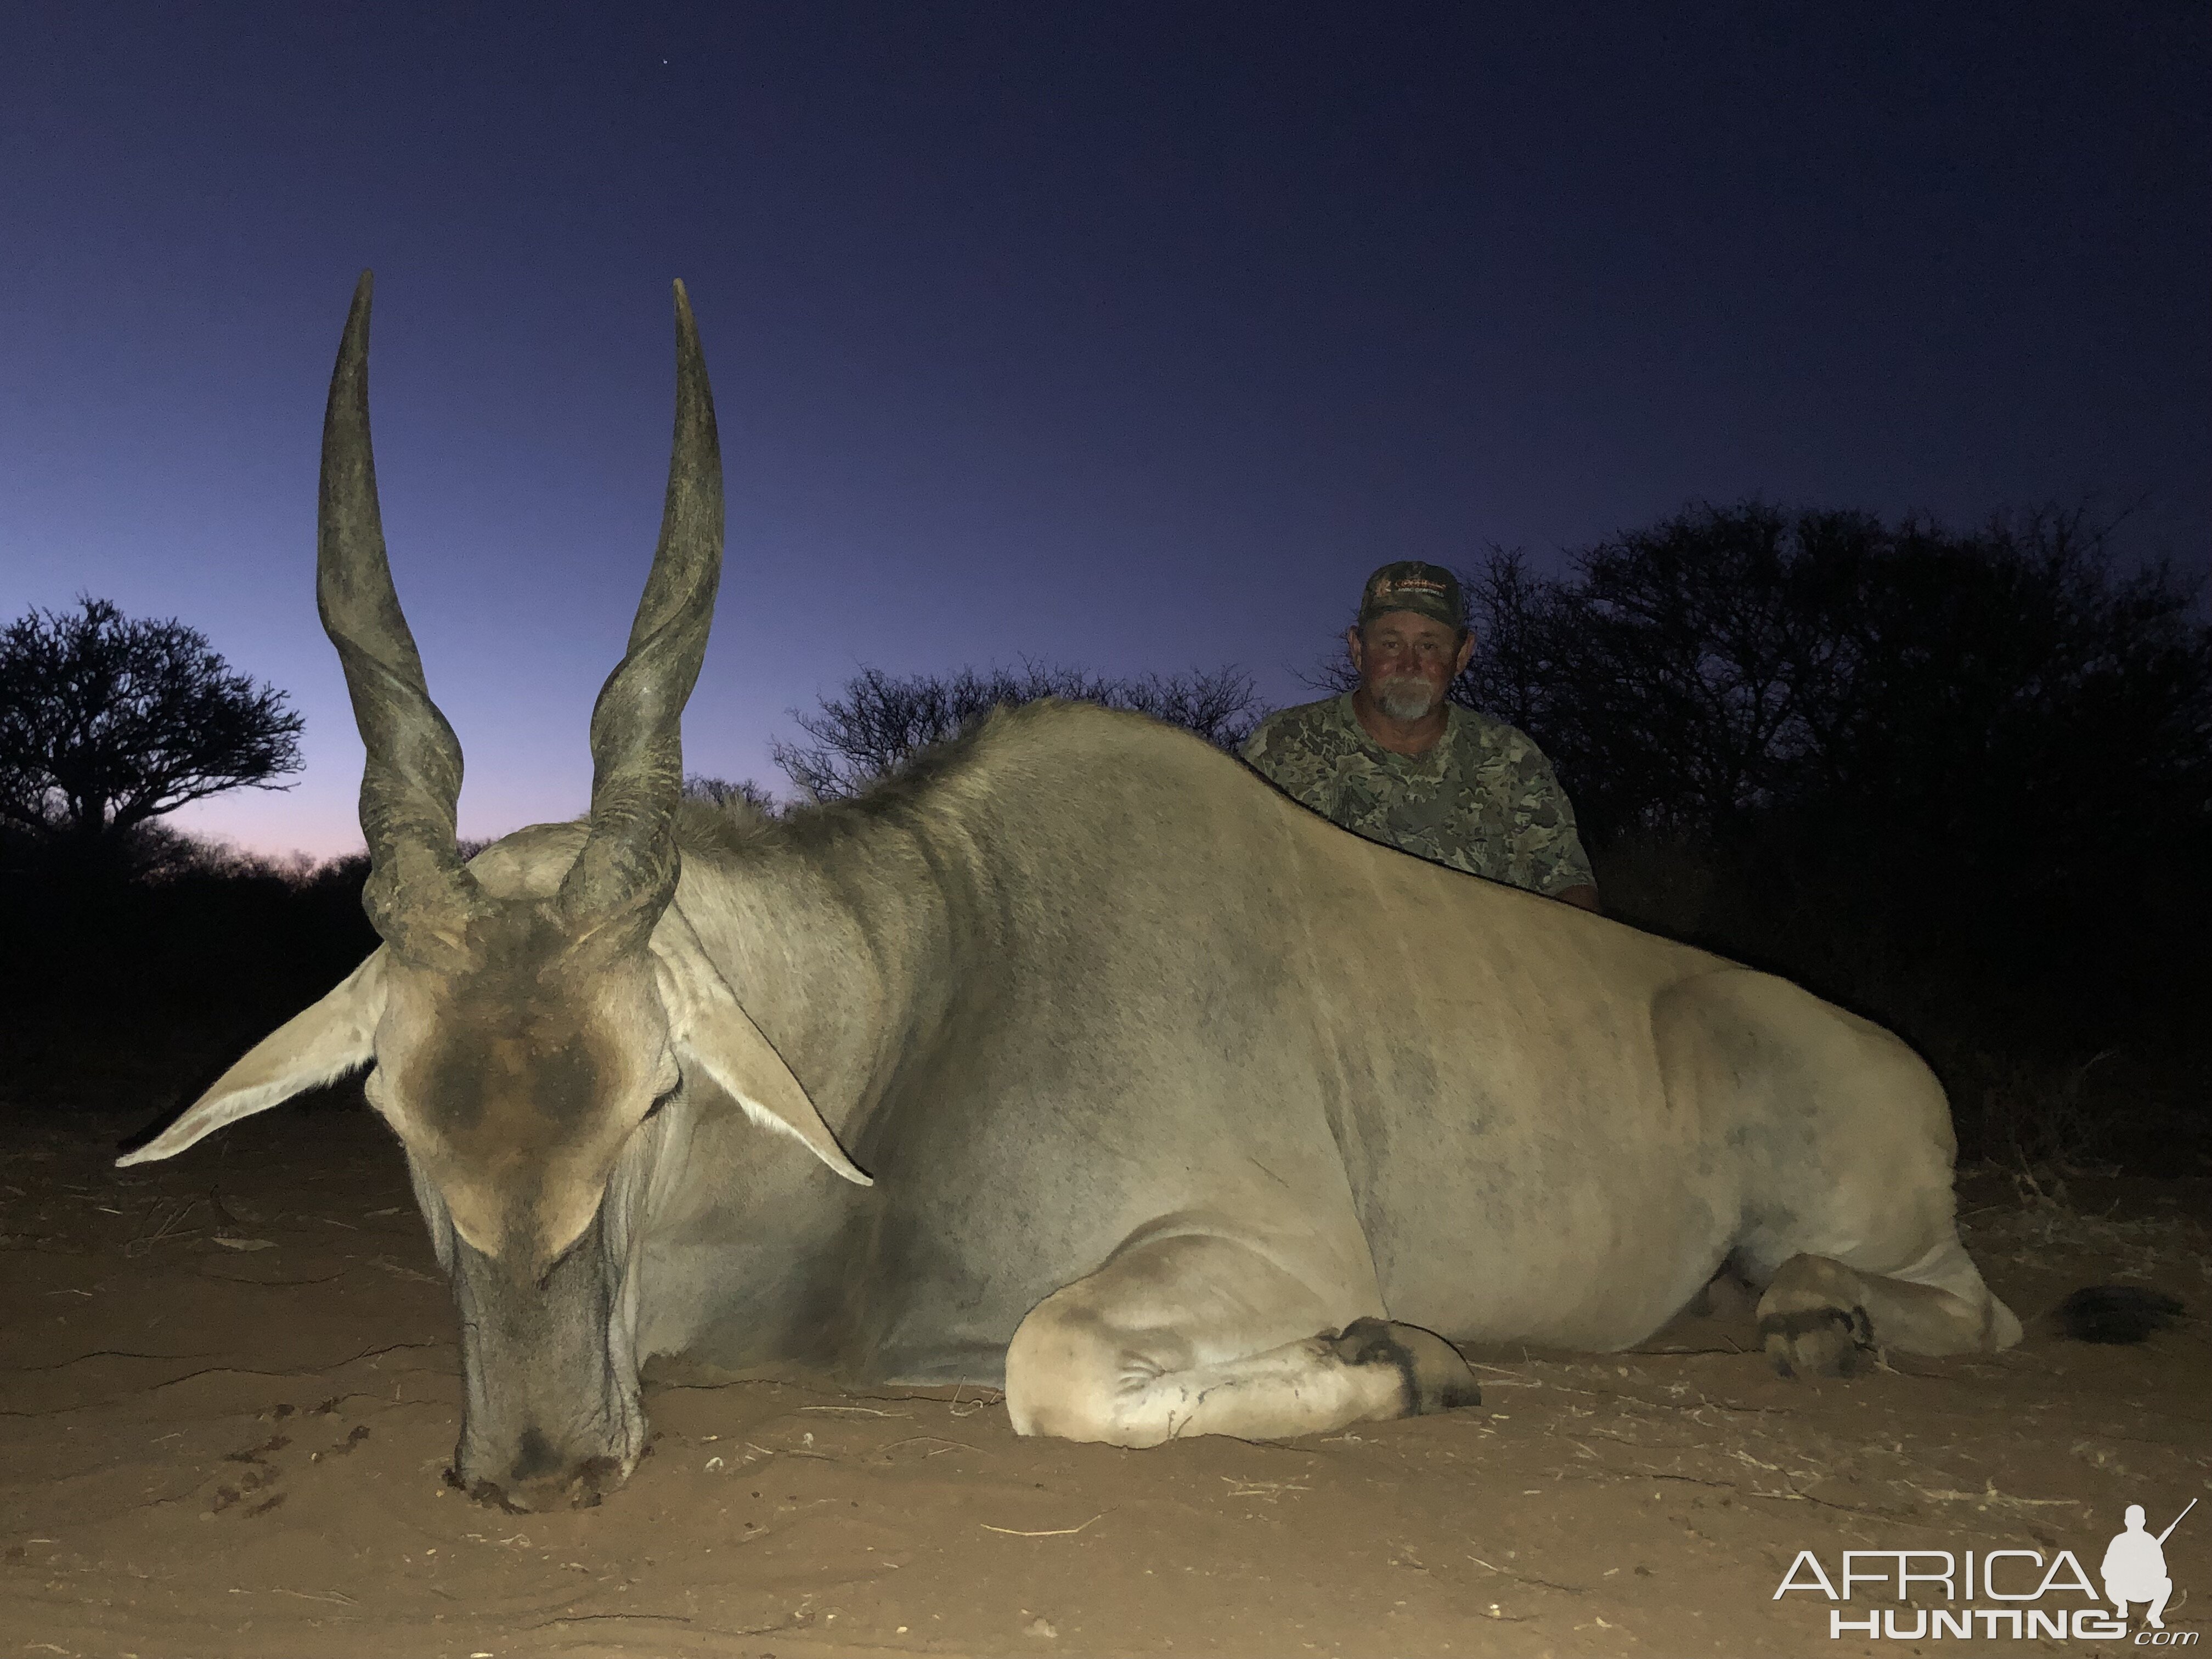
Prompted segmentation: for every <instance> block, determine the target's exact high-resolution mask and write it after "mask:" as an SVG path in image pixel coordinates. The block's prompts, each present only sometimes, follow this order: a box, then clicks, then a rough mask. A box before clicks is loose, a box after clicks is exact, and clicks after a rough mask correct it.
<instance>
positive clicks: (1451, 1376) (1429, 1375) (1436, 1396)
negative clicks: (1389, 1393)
mask: <svg viewBox="0 0 2212 1659" xmlns="http://www.w3.org/2000/svg"><path fill="white" fill-rule="evenodd" d="M1334 1352H1335V1354H1336V1357H1337V1358H1339V1359H1341V1360H1342V1361H1343V1362H1344V1363H1345V1364H1347V1365H1383V1364H1389V1365H1395V1366H1396V1367H1397V1368H1398V1375H1399V1376H1401V1378H1402V1379H1403V1380H1404V1387H1405V1399H1406V1412H1405V1414H1406V1415H1407V1416H1408V1417H1422V1416H1425V1415H1426V1414H1427V1413H1431V1412H1448V1411H1455V1410H1457V1409H1458V1408H1459V1407H1462V1406H1480V1404H1481V1403H1482V1389H1481V1388H1480V1386H1479V1385H1478V1384H1477V1383H1476V1382H1475V1380H1474V1372H1473V1371H1471V1370H1468V1365H1467V1361H1466V1360H1464V1359H1462V1358H1460V1352H1459V1350H1458V1349H1457V1348H1455V1347H1454V1346H1452V1345H1451V1344H1450V1343H1449V1342H1447V1341H1445V1340H1443V1338H1442V1337H1441V1336H1438V1335H1437V1334H1436V1333H1435V1332H1434V1331H1425V1330H1423V1329H1422V1328H1420V1327H1419V1325H1399V1324H1394V1323H1393V1322H1390V1321H1389V1320H1387V1319H1355V1320H1353V1321H1352V1323H1350V1324H1349V1325H1347V1326H1346V1327H1345V1328H1344V1333H1343V1334H1342V1335H1340V1336H1339V1337H1338V1338H1337V1339H1336V1340H1335V1342H1334Z"/></svg>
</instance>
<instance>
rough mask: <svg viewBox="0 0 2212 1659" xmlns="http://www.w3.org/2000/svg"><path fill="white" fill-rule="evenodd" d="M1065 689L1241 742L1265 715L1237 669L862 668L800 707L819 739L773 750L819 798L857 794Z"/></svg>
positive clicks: (1227, 745)
mask: <svg viewBox="0 0 2212 1659" xmlns="http://www.w3.org/2000/svg"><path fill="white" fill-rule="evenodd" d="M1046 697H1060V698H1065V699H1066V700H1068V701H1070V702H1093V703H1098V704H1101V705H1103V706H1104V707H1106V708H1126V709H1129V710H1132V711H1133V712H1135V713H1137V714H1149V715H1151V716H1152V718H1153V719H1154V720H1164V721H1166V722H1167V723H1168V724H1169V725H1170V726H1182V728H1183V729H1184V730H1185V731H1187V732H1194V733H1195V734H1196V735H1197V736H1199V737H1201V738H1205V739H1206V742H1208V743H1210V744H1213V745H1214V746H1215V747H1216V748H1218V749H1226V750H1235V749H1236V748H1237V746H1238V745H1239V744H1242V743H1243V741H1244V739H1245V738H1247V737H1248V736H1249V735H1250V733H1251V731H1252V728H1253V726H1255V725H1256V724H1257V723H1258V718H1259V711H1258V709H1257V708H1256V706H1255V702H1254V698H1253V694H1252V678H1251V676H1249V674H1246V673H1244V672H1243V671H1240V670H1238V669H1235V668H1219V669H1216V670H1213V671H1211V672H1204V671H1200V672H1194V673H1190V674H1166V675H1161V674H1147V675H1144V676H1142V677H1140V678H1134V679H1114V678H1109V677H1107V676H1104V675H1098V674H1091V673H1089V672H1087V671H1085V670H1082V669H1079V668H1060V667H1054V666H1051V665H1044V664H1039V663H1024V664H1023V665H1022V667H1021V670H1020V671H1019V672H1016V671H1013V670H1011V669H1006V668H994V669H992V670H991V671H989V672H987V673H978V672H976V671H975V670H974V669H972V668H963V669H962V670H960V671H959V672H957V673H956V674H951V675H942V674H915V675H909V676H904V677H902V676H899V675H895V674H886V673H884V671H882V670H881V669H879V668H869V669H864V670H862V671H860V673H858V674H856V675H854V677H853V678H851V679H849V680H848V681H846V682H845V686H844V690H843V691H842V693H840V694H839V695H837V696H829V697H824V698H823V700H822V707H821V708H820V710H819V711H818V712H817V713H815V714H799V713H798V712H797V711H796V710H793V719H794V720H797V721H798V722H799V730H800V731H802V732H805V733H806V735H807V736H808V737H809V738H812V739H813V741H812V742H811V743H810V744H793V743H784V742H781V741H778V742H777V743H775V744H773V745H772V746H771V749H770V752H771V753H772V754H773V755H774V757H775V763H776V764H777V765H778V766H781V768H782V769H784V772H785V774H786V775H787V776H789V778H790V779H791V781H793V783H795V784H797V785H798V786H799V787H800V788H801V789H803V790H805V792H806V793H808V794H809V795H811V796H812V797H813V798H814V799H817V800H832V799H839V798H841V797H844V796H848V795H853V794H856V793H859V792H860V790H861V789H862V788H864V787H866V785H867V783H868V782H869V781H871V780H872V779H874V778H878V777H881V776H882V775H884V774H885V773H887V772H890V771H891V770H893V769H896V767H897V766H899V765H900V764H901V763H902V762H903V761H905V759H906V758H907V757H908V756H910V755H912V754H913V753H914V752H915V750H919V749H921V748H923V747H924V746H926V745H927V744H933V743H937V742H940V741H942V740H943V739H944V738H949V737H951V736H953V735H955V734H956V733H957V732H960V731H962V730H963V728H965V727H966V726H969V724H971V723H972V722H974V721H975V720H980V719H981V718H982V717H983V716H984V715H985V714H988V713H989V712H990V711H991V710H992V709H994V708H1007V707H1012V706H1015V705H1018V704H1021V703H1027V702H1038V701H1039V700H1041V699H1042V698H1046Z"/></svg>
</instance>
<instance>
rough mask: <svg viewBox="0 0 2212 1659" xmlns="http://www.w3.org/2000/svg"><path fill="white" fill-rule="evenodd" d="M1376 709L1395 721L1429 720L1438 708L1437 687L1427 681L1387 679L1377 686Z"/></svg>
mask: <svg viewBox="0 0 2212 1659" xmlns="http://www.w3.org/2000/svg"><path fill="white" fill-rule="evenodd" d="M1376 708H1380V710H1383V712H1385V714H1389V717H1391V719H1394V721H1418V719H1427V714H1429V710H1433V708H1436V686H1431V684H1429V681H1425V679H1385V681H1383V684H1380V686H1376Z"/></svg>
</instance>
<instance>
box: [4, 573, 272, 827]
mask: <svg viewBox="0 0 2212 1659" xmlns="http://www.w3.org/2000/svg"><path fill="white" fill-rule="evenodd" d="M302 725H303V722H302V721H301V718H300V716H299V715H298V714H295V713H293V712H292V711H291V709H289V708H287V707H286V699H285V696H284V694H283V692H282V691H279V690H276V689H275V688H274V687H272V686H270V685H266V684H262V685H256V684H254V683H253V681H252V679H251V678H248V677H246V675H243V674H238V673H234V672H233V671H231V669H230V665H228V663H226V662H225V661H224V660H223V659H222V657H221V656H220V655H218V654H217V653H216V651H215V649H214V648H213V647H211V646H210V645H209V643H208V641H207V636H206V635H204V634H202V633H201V632H199V630H198V629H193V628H188V627H186V626H185V624H184V623H181V622H178V621H175V620H173V619H172V620H169V621H166V622H151V621H133V620H131V618H128V617H125V616H124V615H123V614H122V612H121V611H118V609H117V608H116V607H115V606H114V605H112V604H110V603H109V602H108V601H107V600H106V599H81V600H79V602H78V609H77V610H76V611H41V610H37V609H33V610H32V611H29V612H28V613H27V614H26V615H24V616H21V617H17V618H16V619H15V621H14V622H12V623H9V625H8V626H7V627H6V629H0V823H5V825H6V826H7V828H8V829H9V831H10V832H11V834H12V836H15V837H16V838H18V839H21V840H23V841H27V842H30V843H31V844H33V846H34V847H37V848H42V849H43V850H46V851H48V852H52V853H60V854H64V856H65V857H69V858H71V859H73V860H76V861H80V862H83V863H86V864H97V863H101V862H105V861H109V860H114V859H116V858H118V857H119V855H120V854H122V853H123V852H124V851H125V849H126V848H128V847H129V846H130V845H131V842H132V841H133V839H134V837H137V836H140V835H141V833H142V832H143V829H144V828H145V826H147V825H149V823H151V822H152V821H153V820H154V819H155V818H157V817H161V816H162V815H164V814H166V813H169V812H173V811H176V810H177V808H179V807H180V806H183V805H187V804H188V803H190V802H192V801H196V800H205V799H208V798H209V797H210V796H211V795H219V794H221V793H223V792H224V791H226V790H230V789H238V788H251V789H283V788H289V787H290V786H289V784H284V783H280V782H278V781H276V780H277V779H279V778H281V777H283V776H284V775H287V774H289V773H293V772H296V771H298V770H299V769H300V765H301V761H300V732H301V729H302Z"/></svg>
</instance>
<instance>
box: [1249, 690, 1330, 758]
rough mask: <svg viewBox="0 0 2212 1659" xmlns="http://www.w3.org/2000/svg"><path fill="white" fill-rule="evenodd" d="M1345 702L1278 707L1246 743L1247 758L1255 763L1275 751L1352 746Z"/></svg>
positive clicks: (1309, 703) (1303, 703) (1328, 699)
mask: <svg viewBox="0 0 2212 1659" xmlns="http://www.w3.org/2000/svg"><path fill="white" fill-rule="evenodd" d="M1343 701H1344V700H1343V698H1342V697H1340V696H1338V697H1322V698H1321V699H1320V700H1319V701H1317V702H1301V703H1294V704H1292V705H1291V707H1290V708H1278V709H1277V710H1276V711H1275V712H1274V713H1273V714H1270V715H1268V716H1267V719H1265V720H1261V722H1260V724H1259V725H1258V726H1255V728H1254V729H1253V732H1252V735H1251V736H1250V737H1249V738H1246V739H1245V740H1244V749H1243V755H1244V758H1245V759H1247V760H1255V759H1257V758H1258V757H1261V756H1262V755H1265V754H1267V753H1268V752H1269V751H1271V750H1274V751H1281V750H1313V749H1319V748H1335V747H1348V746H1349V745H1350V744H1351V741H1352V738H1351V733H1350V732H1347V731H1346V728H1345V722H1344V714H1343V708H1342V704H1343Z"/></svg>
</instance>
